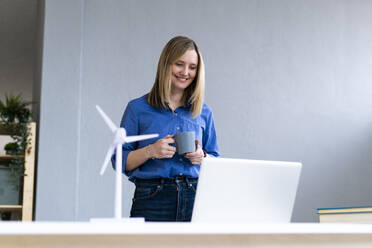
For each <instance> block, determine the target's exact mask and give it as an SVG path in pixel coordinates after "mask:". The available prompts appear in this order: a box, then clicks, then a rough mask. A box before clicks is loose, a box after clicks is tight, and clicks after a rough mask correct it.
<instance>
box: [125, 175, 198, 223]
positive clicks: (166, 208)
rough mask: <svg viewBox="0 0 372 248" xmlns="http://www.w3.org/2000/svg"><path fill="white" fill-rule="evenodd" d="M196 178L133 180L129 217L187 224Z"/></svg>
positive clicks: (189, 219)
mask: <svg viewBox="0 0 372 248" xmlns="http://www.w3.org/2000/svg"><path fill="white" fill-rule="evenodd" d="M197 183H198V179H197V178H186V177H176V178H171V179H167V178H161V179H136V180H135V184H136V190H135V192H134V197H133V204H132V209H131V211H130V216H131V217H144V218H145V220H146V221H191V216H192V210H193V207H194V200H195V192H196V187H197Z"/></svg>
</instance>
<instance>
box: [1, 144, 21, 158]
mask: <svg viewBox="0 0 372 248" xmlns="http://www.w3.org/2000/svg"><path fill="white" fill-rule="evenodd" d="M4 150H5V153H6V154H9V155H14V154H15V153H16V151H17V150H18V143H17V142H10V143H8V144H6V145H5V146H4Z"/></svg>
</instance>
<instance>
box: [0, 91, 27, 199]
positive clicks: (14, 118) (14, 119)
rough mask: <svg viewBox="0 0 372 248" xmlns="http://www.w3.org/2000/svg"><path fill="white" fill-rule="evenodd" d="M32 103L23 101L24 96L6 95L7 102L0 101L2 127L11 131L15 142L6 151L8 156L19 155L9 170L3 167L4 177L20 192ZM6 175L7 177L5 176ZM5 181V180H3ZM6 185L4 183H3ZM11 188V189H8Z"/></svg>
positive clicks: (13, 160) (12, 160)
mask: <svg viewBox="0 0 372 248" xmlns="http://www.w3.org/2000/svg"><path fill="white" fill-rule="evenodd" d="M30 104H32V102H27V101H24V100H23V99H22V95H21V94H18V95H12V94H10V95H7V94H5V101H4V102H3V101H1V100H0V122H1V125H2V126H3V127H4V128H5V129H6V130H9V131H10V132H9V133H11V134H10V137H11V138H12V139H13V142H11V143H8V144H6V145H5V147H4V150H5V151H6V154H8V155H17V156H14V157H12V159H11V160H10V163H9V166H8V167H7V169H5V168H4V167H2V168H1V169H2V170H1V171H2V173H3V175H0V176H1V177H2V179H4V178H5V177H6V178H7V179H8V180H7V182H8V183H9V184H11V185H12V186H13V189H15V190H17V191H16V192H19V189H20V188H21V186H22V184H21V182H22V181H23V180H21V179H22V177H23V176H24V175H25V174H24V171H25V169H24V163H25V160H24V156H21V155H24V154H25V152H26V147H27V145H28V144H29V132H30V131H29V128H28V126H27V123H28V122H30V121H31V111H30V109H28V106H29V105H30ZM5 174H6V175H5ZM2 181H4V180H2ZM2 183H4V182H2ZM8 188H9V187H8Z"/></svg>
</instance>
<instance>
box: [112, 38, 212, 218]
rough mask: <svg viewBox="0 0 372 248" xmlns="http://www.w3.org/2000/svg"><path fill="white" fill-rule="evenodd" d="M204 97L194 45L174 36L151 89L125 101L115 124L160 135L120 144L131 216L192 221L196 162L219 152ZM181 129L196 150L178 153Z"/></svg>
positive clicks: (200, 65) (200, 63) (199, 60)
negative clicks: (130, 193) (130, 196)
mask: <svg viewBox="0 0 372 248" xmlns="http://www.w3.org/2000/svg"><path fill="white" fill-rule="evenodd" d="M203 100H204V64H203V59H202V56H201V54H200V51H199V48H198V46H197V45H196V43H195V42H194V41H193V40H190V39H189V38H187V37H182V36H178V37H175V38H173V39H171V40H170V41H169V42H168V43H167V44H166V46H165V47H164V49H163V51H162V53H161V56H160V59H159V63H158V69H157V73H156V79H155V83H154V85H153V87H152V90H151V92H150V93H149V94H146V95H144V96H142V97H140V98H137V99H134V100H132V101H130V102H129V103H128V106H127V107H126V110H125V112H124V115H123V118H122V121H121V125H120V126H121V127H124V128H125V129H126V131H127V134H128V135H141V134H150V133H158V134H159V137H161V138H160V139H158V140H156V139H150V140H144V141H139V142H136V143H127V144H124V145H123V164H125V171H124V173H125V174H126V175H127V176H128V177H129V180H130V181H132V182H134V183H135V185H136V190H135V193H134V198H133V204H132V209H131V217H144V218H145V220H146V221H190V220H191V215H192V209H193V204H194V198H195V190H196V186H197V180H198V176H199V170H200V164H201V163H202V161H203V159H204V157H206V156H208V155H211V156H219V153H218V145H217V137H216V132H215V127H214V121H213V115H212V111H211V109H210V108H209V107H208V106H207V105H206V104H204V103H203ZM185 131H195V137H196V151H195V152H191V153H187V154H185V155H184V156H182V155H178V154H177V153H176V148H175V144H174V143H175V140H174V135H175V134H176V133H178V132H185ZM113 158H114V157H113ZM113 162H114V161H113ZM114 164H115V163H114Z"/></svg>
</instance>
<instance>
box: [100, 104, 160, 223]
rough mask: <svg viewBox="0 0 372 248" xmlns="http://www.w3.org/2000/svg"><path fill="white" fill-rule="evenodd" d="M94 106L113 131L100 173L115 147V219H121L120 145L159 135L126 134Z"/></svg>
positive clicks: (121, 166) (102, 171)
mask: <svg viewBox="0 0 372 248" xmlns="http://www.w3.org/2000/svg"><path fill="white" fill-rule="evenodd" d="M96 108H97V110H98V112H99V113H100V115H101V116H102V118H103V120H104V121H105V122H106V124H107V125H108V126H109V128H110V129H111V131H112V132H113V133H115V138H114V142H113V143H112V145H111V146H110V148H109V149H108V151H107V154H106V158H105V161H104V162H103V165H102V168H101V172H100V174H101V175H103V173H104V172H105V170H106V168H107V165H108V164H109V162H110V159H111V156H112V153H113V152H114V150H115V148H116V163H115V165H116V180H115V220H122V216H121V204H122V193H121V189H122V188H121V187H122V176H121V173H122V169H123V165H122V163H123V162H122V146H123V144H124V143H130V142H135V141H140V140H146V139H151V138H156V137H158V136H159V134H148V135H138V136H127V134H126V131H125V129H124V128H118V127H117V126H116V125H115V124H114V123H113V122H112V121H111V119H110V118H109V117H108V116H107V115H106V114H105V112H103V110H102V109H101V108H100V107H99V106H98V105H96Z"/></svg>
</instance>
